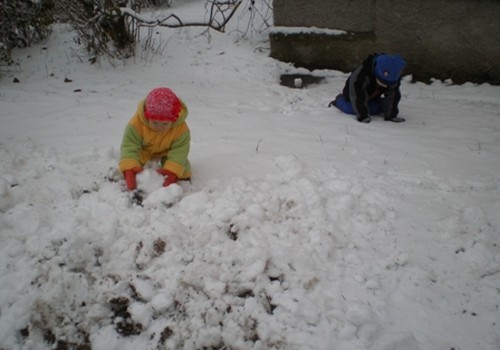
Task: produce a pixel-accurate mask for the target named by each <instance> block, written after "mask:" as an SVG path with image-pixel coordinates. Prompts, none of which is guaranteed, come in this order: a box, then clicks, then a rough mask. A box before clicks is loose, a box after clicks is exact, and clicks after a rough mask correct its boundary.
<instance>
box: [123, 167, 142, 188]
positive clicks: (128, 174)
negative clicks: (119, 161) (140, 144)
mask: <svg viewBox="0 0 500 350" xmlns="http://www.w3.org/2000/svg"><path fill="white" fill-rule="evenodd" d="M141 171H142V168H141V167H138V166H137V167H135V168H132V169H128V170H125V171H124V172H123V176H124V177H125V183H126V184H127V189H128V190H129V191H133V190H135V189H136V188H137V181H136V179H135V175H136V174H138V173H140V172H141Z"/></svg>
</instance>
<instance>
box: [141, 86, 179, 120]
mask: <svg viewBox="0 0 500 350" xmlns="http://www.w3.org/2000/svg"><path fill="white" fill-rule="evenodd" d="M180 111H181V101H180V100H179V98H178V97H177V96H176V95H175V94H174V92H173V91H172V90H170V89H169V88H166V87H159V88H156V89H153V90H151V92H150V93H149V94H148V95H147V96H146V102H145V103H144V117H146V119H148V120H155V121H162V122H163V121H169V122H175V121H176V120H177V118H179V114H180Z"/></svg>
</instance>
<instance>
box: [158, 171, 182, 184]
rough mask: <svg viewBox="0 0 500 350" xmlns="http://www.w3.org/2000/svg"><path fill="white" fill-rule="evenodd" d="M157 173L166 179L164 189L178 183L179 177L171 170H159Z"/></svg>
mask: <svg viewBox="0 0 500 350" xmlns="http://www.w3.org/2000/svg"><path fill="white" fill-rule="evenodd" d="M156 171H157V172H158V174H161V175H163V176H164V177H165V180H164V181H163V187H167V186H170V185H171V184H174V183H176V182H177V175H175V174H174V173H173V172H171V171H170V170H167V169H158V170H156Z"/></svg>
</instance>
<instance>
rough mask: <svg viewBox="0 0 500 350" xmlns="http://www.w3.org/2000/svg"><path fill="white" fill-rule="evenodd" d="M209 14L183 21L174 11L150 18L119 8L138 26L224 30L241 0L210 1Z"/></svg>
mask: <svg viewBox="0 0 500 350" xmlns="http://www.w3.org/2000/svg"><path fill="white" fill-rule="evenodd" d="M209 3H210V14H209V17H208V20H207V21H183V20H182V19H181V18H180V17H179V16H177V15H176V14H174V13H169V14H167V15H165V16H163V17H162V18H151V17H148V16H144V15H142V14H141V13H138V12H137V11H134V10H133V9H131V8H128V7H122V8H120V12H121V14H122V15H123V16H125V17H129V18H132V19H133V20H134V21H136V23H137V25H138V26H142V27H169V28H178V27H193V26H198V27H208V28H212V29H214V30H217V31H220V32H224V30H225V27H226V25H227V23H228V22H229V21H230V20H231V18H232V17H233V16H234V14H235V13H236V11H237V10H238V7H239V6H240V5H241V3H242V0H238V1H225V2H219V1H210V2H209Z"/></svg>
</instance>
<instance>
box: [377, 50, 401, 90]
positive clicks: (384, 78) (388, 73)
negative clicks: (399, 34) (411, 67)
mask: <svg viewBox="0 0 500 350" xmlns="http://www.w3.org/2000/svg"><path fill="white" fill-rule="evenodd" d="M405 65H406V62H405V60H404V59H403V57H401V55H399V54H397V55H386V54H381V55H378V56H377V57H375V69H374V73H375V77H376V78H377V79H378V80H380V81H381V82H382V83H384V84H387V85H391V84H394V83H395V82H397V81H398V80H399V78H401V73H402V72H403V69H404V67H405Z"/></svg>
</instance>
